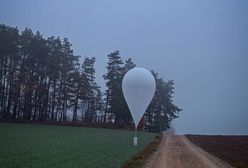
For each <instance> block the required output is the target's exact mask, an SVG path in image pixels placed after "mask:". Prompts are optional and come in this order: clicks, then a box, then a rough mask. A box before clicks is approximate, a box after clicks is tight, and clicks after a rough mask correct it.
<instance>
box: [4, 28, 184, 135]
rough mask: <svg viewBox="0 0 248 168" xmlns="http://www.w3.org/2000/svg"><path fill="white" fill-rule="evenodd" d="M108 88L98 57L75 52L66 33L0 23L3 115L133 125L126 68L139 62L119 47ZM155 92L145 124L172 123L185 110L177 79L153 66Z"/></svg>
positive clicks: (111, 58)
mask: <svg viewBox="0 0 248 168" xmlns="http://www.w3.org/2000/svg"><path fill="white" fill-rule="evenodd" d="M107 58H108V63H107V66H106V68H107V73H106V74H105V75H104V76H103V78H104V79H105V80H106V88H107V89H106V90H105V91H104V92H101V90H100V86H99V85H98V84H97V83H96V82H95V67H94V64H95V57H83V61H82V63H81V62H80V60H82V59H80V56H78V55H74V54H73V50H72V48H71V43H70V42H69V41H68V39H67V38H64V39H60V38H59V37H54V36H52V37H49V38H44V37H43V36H42V35H41V34H40V32H38V31H37V32H36V33H33V32H32V30H31V29H28V28H26V29H25V30H23V31H21V32H20V31H19V30H18V28H16V27H9V26H6V25H4V24H0V118H2V119H4V120H20V121H54V122H55V121H57V122H66V121H73V122H75V123H94V124H96V123H99V124H101V123H115V124H116V125H124V126H125V125H129V126H130V125H132V124H133V122H132V118H131V114H130V112H129V110H128V107H127V105H126V102H125V100H124V97H123V94H122V91H121V82H122V78H123V76H124V74H125V73H126V72H127V71H128V70H129V69H131V68H133V67H135V64H134V63H133V62H132V59H131V58H129V59H127V60H122V58H121V56H120V54H119V51H114V52H112V53H110V54H109V55H108V56H107ZM152 74H153V75H154V77H155V80H156V92H155V96H154V97H153V100H152V102H151V104H150V105H149V107H148V109H147V111H146V113H145V115H144V117H143V119H142V123H141V125H142V126H144V129H145V130H147V131H151V132H161V131H163V130H166V129H167V128H169V126H170V123H171V121H172V120H173V119H175V118H177V117H178V113H179V112H180V111H181V109H180V108H178V107H177V106H176V105H175V104H174V103H173V100H172V99H173V94H174V83H173V81H172V80H169V81H165V80H164V79H162V78H160V77H159V76H158V73H155V72H154V71H152Z"/></svg>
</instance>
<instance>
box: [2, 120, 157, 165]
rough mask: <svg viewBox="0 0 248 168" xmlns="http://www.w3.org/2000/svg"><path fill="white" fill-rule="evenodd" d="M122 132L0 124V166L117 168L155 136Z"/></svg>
mask: <svg viewBox="0 0 248 168" xmlns="http://www.w3.org/2000/svg"><path fill="white" fill-rule="evenodd" d="M133 135H134V133H133V132H130V131H124V130H113V129H96V128H83V127H66V126H51V125H31V124H11V123H0V167H4V168H10V167H11V168H13V167H18V168H31V167H32V168H41V167H42V168H46V167H49V168H50V167H51V168H56V167H57V168H63V167H66V168H79V167H104V168H105V167H106V168H109V167H120V165H121V164H122V163H123V162H124V161H125V160H127V159H128V158H129V157H130V156H131V155H133V154H135V153H137V152H138V151H139V150H141V149H142V148H143V147H144V146H145V145H146V144H148V143H149V142H151V141H152V139H153V137H154V135H155V134H151V133H142V132H139V133H138V137H139V146H138V147H134V146H132V137H133Z"/></svg>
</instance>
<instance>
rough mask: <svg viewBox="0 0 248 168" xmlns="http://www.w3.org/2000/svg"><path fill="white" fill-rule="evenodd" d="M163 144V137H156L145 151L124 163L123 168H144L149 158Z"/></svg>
mask: <svg viewBox="0 0 248 168" xmlns="http://www.w3.org/2000/svg"><path fill="white" fill-rule="evenodd" d="M160 142H161V137H160V136H156V137H155V138H154V139H153V141H152V142H151V143H149V144H148V145H147V146H146V147H145V148H144V149H143V150H141V151H139V152H138V153H136V154H135V155H133V156H132V157H131V158H130V159H129V160H127V161H126V162H124V163H123V165H122V168H142V167H143V166H144V164H145V163H146V162H147V160H148V158H149V157H150V156H151V155H152V153H154V152H155V151H156V149H157V147H158V146H159V144H160Z"/></svg>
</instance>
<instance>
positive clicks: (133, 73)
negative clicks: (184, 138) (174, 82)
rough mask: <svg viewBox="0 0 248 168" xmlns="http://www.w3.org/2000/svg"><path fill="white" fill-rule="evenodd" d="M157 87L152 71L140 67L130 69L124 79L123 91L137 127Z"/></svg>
mask: <svg viewBox="0 0 248 168" xmlns="http://www.w3.org/2000/svg"><path fill="white" fill-rule="evenodd" d="M155 88H156V84H155V79H154V77H153V75H152V74H151V72H150V71H148V70H146V69H144V68H140V67H136V68H133V69H131V70H129V71H128V72H127V73H126V74H125V76H124V78H123V80H122V92H123V95H124V97H125V100H126V102H127V105H128V108H129V110H130V112H131V114H132V117H133V120H134V124H135V127H136V128H137V126H138V124H139V121H140V119H141V117H142V116H143V114H144V113H145V111H146V109H147V107H148V105H149V104H150V102H151V100H152V97H153V95H154V92H155Z"/></svg>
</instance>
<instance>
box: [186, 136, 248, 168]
mask: <svg viewBox="0 0 248 168" xmlns="http://www.w3.org/2000/svg"><path fill="white" fill-rule="evenodd" d="M186 137H187V138H188V139H189V140H190V141H191V142H193V143H195V144H196V145H198V146H200V147H201V148H202V149H204V150H205V151H207V152H209V153H211V154H212V155H214V156H216V157H218V158H220V159H221V160H223V161H225V162H227V163H229V164H230V165H231V166H233V167H236V168H248V136H209V135H186Z"/></svg>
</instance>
